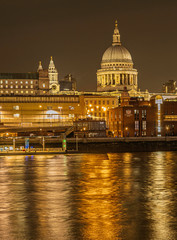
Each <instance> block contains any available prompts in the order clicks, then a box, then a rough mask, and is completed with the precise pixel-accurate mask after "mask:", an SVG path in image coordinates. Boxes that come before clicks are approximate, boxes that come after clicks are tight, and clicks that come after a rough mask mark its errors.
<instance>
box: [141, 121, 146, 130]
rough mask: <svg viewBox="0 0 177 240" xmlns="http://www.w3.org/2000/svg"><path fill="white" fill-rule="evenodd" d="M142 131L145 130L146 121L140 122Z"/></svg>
mask: <svg viewBox="0 0 177 240" xmlns="http://www.w3.org/2000/svg"><path fill="white" fill-rule="evenodd" d="M142 129H143V130H146V121H142Z"/></svg>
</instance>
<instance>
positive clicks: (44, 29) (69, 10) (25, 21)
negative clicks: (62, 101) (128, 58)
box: [0, 0, 177, 91]
mask: <svg viewBox="0 0 177 240" xmlns="http://www.w3.org/2000/svg"><path fill="white" fill-rule="evenodd" d="M0 9H1V11H0V27H1V35H0V46H1V48H0V49H1V51H0V53H1V58H0V72H30V71H36V69H37V66H38V61H39V60H41V61H42V64H43V67H44V68H47V67H48V64H49V60H50V56H53V58H54V62H55V65H56V67H57V69H58V72H59V77H60V78H63V76H64V75H66V74H67V73H72V74H73V76H74V77H76V79H77V82H78V90H96V70H97V69H98V68H100V62H101V58H102V55H103V53H104V51H105V50H106V48H108V47H109V46H110V45H111V43H112V34H113V29H114V21H115V19H117V20H118V27H119V30H120V34H121V41H122V44H123V46H125V47H126V48H127V49H128V50H129V51H130V53H131V55H132V57H133V61H134V67H135V68H137V69H138V72H139V78H138V79H139V86H140V88H141V89H142V90H144V89H146V88H147V89H149V91H160V90H161V86H162V83H163V82H165V81H166V80H169V79H174V80H177V13H176V12H177V1H176V0H174V1H173V0H168V1H167V0H165V1H164V0H161V1H160V0H154V1H152V0H149V1H143V0H141V1H140V0H134V1H132V0H117V1H113V0H109V1H108V0H102V1H98V0H95V1H93V0H89V1H87V0H82V1H81V0H73V1H66V0H65V1H64V0H43V1H41V0H30V1H25V0H24V1H22V0H15V1H14V0H8V1H7V0H1V1H0Z"/></svg>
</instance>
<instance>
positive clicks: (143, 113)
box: [142, 110, 146, 119]
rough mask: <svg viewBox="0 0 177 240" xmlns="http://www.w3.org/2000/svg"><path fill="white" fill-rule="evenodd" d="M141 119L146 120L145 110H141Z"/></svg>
mask: <svg viewBox="0 0 177 240" xmlns="http://www.w3.org/2000/svg"><path fill="white" fill-rule="evenodd" d="M142 118H144V119H146V110H142Z"/></svg>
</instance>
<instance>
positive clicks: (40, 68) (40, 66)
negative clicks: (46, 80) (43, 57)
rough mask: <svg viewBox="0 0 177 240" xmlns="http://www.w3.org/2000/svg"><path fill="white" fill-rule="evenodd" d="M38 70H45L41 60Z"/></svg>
mask: <svg viewBox="0 0 177 240" xmlns="http://www.w3.org/2000/svg"><path fill="white" fill-rule="evenodd" d="M37 70H38V72H39V70H43V68H42V63H41V61H39V66H38V69H37Z"/></svg>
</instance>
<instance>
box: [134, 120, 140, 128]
mask: <svg viewBox="0 0 177 240" xmlns="http://www.w3.org/2000/svg"><path fill="white" fill-rule="evenodd" d="M135 130H139V121H135Z"/></svg>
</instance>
